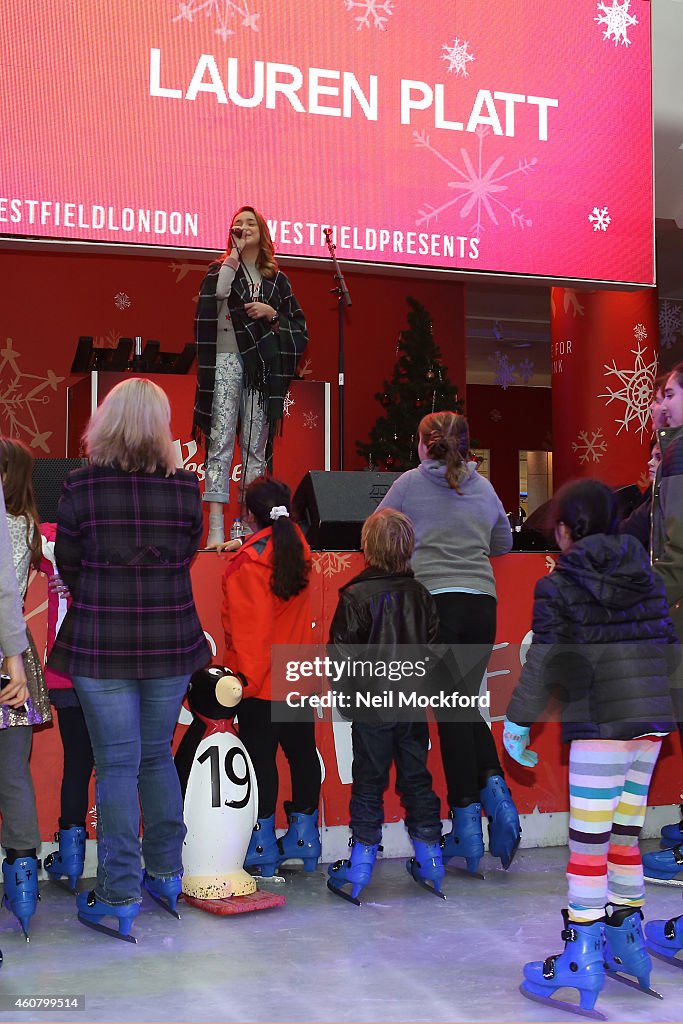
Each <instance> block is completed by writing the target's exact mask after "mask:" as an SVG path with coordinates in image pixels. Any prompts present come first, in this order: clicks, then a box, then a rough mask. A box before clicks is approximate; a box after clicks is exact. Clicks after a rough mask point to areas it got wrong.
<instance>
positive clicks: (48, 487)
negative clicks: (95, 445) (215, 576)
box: [33, 459, 87, 523]
mask: <svg viewBox="0 0 683 1024" xmlns="http://www.w3.org/2000/svg"><path fill="white" fill-rule="evenodd" d="M86 464H87V460H86V459H36V460H35V462H34V464H33V490H34V491H35V495H36V505H37V506H38V516H39V518H40V521H41V522H43V523H55V522H56V521H57V505H58V503H59V496H60V494H61V493H62V484H63V483H64V479H65V478H66V476H67V474H68V473H70V472H71V470H72V469H80V468H81V466H85V465H86Z"/></svg>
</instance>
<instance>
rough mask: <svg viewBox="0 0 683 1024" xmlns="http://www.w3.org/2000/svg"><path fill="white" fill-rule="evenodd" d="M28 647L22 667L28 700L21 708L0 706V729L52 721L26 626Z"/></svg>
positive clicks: (43, 680)
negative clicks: (24, 673) (26, 684)
mask: <svg viewBox="0 0 683 1024" xmlns="http://www.w3.org/2000/svg"><path fill="white" fill-rule="evenodd" d="M26 636H27V638H28V647H27V648H26V650H25V651H24V654H23V658H24V669H25V671H26V682H27V683H28V694H29V696H28V700H27V702H26V706H25V707H23V708H17V709H15V708H8V707H7V705H6V704H3V705H2V707H0V729H8V728H10V727H11V726H13V725H42V724H43V723H44V722H50V721H52V711H51V709H50V700H49V698H48V695H47V687H46V686H45V679H44V677H43V669H42V666H41V664H40V658H39V656H38V651H37V650H36V645H35V644H34V642H33V637H32V636H31V631H30V630H29V628H28V626H27V627H26Z"/></svg>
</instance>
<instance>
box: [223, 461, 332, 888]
mask: <svg viewBox="0 0 683 1024" xmlns="http://www.w3.org/2000/svg"><path fill="white" fill-rule="evenodd" d="M245 502H246V506H247V509H248V510H249V512H250V513H251V514H252V516H253V517H254V520H255V523H256V532H255V533H253V534H252V535H251V536H250V537H249V538H248V539H247V540H246V541H245V542H244V544H243V546H242V547H241V549H240V550H239V551H238V552H237V553H236V554H235V555H234V557H233V558H232V560H231V562H230V564H229V566H228V568H227V569H226V572H225V575H224V577H223V594H224V601H223V613H222V615H223V628H224V630H225V641H226V654H225V663H226V664H227V665H229V666H230V668H231V669H232V670H233V671H236V672H241V673H242V674H243V675H244V676H245V678H246V680H247V686H246V689H245V693H244V700H243V701H242V703H241V704H240V708H239V714H238V723H239V734H240V738H241V740H242V742H243V743H244V745H245V747H246V749H247V751H248V753H249V756H250V758H251V760H252V763H253V765H254V771H255V773H256V778H257V781H258V790H259V809H258V821H257V823H256V827H255V828H254V832H253V835H252V838H251V842H250V844H249V849H248V851H247V856H246V859H245V862H244V865H245V867H246V868H252V869H258V870H260V872H261V874H262V875H264V876H269V875H273V874H274V872H275V870H276V869H277V868H278V867H279V865H280V864H281V863H282V862H283V861H285V860H289V859H292V858H300V859H302V860H303V862H304V867H305V869H306V870H307V871H313V870H314V869H315V866H316V863H317V861H318V858H319V857H320V853H321V847H320V835H319V832H318V800H319V797H320V782H321V774H320V762H319V759H318V753H317V750H316V746H315V726H314V722H313V717H312V713H311V711H310V709H308V708H307V709H303V710H301V711H300V712H297V713H296V714H294V713H293V711H292V709H290V708H288V707H287V706H286V704H285V703H284V701H278V700H273V691H272V688H271V647H272V645H273V644H310V643H312V642H313V627H312V615H311V607H310V599H309V588H308V581H309V575H310V570H311V553H310V550H309V547H308V545H307V543H306V541H305V539H304V537H303V534H302V533H301V531H300V530H299V527H298V526H296V524H295V523H293V522H292V518H291V510H290V503H291V496H290V491H289V488H288V487H287V486H286V485H285V484H283V483H281V482H280V481H279V480H274V479H272V478H271V477H265V476H262V477H258V478H257V479H256V480H253V481H252V482H251V483H250V484H249V486H248V487H247V490H246V494H245ZM278 746H281V747H282V749H283V751H284V754H285V757H286V758H287V760H288V762H289V769H290V774H291V779H292V799H291V801H289V802H286V803H285V810H286V811H287V819H288V822H289V829H288V831H287V833H286V835H284V836H283V837H282V839H280V840H279V841H278V840H277V838H276V836H275V807H276V804H277V795H278V774H277V766H276V754H277V748H278Z"/></svg>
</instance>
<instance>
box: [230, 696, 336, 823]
mask: <svg viewBox="0 0 683 1024" xmlns="http://www.w3.org/2000/svg"><path fill="white" fill-rule="evenodd" d="M292 717H293V716H292V710H291V709H287V712H286V714H285V713H283V714H278V704H277V702H275V701H269V700H261V699H260V698H259V697H248V698H247V699H246V700H243V701H242V703H241V704H240V706H239V710H238V712H237V731H238V732H239V736H240V739H241V740H242V743H244V746H245V747H246V748H247V753H248V754H249V757H250V758H251V762H252V764H253V766H254V771H255V773H256V781H257V782H258V816H259V818H270V816H271V814H274V813H275V807H276V805H277V793H278V775H277V763H276V760H275V757H276V754H277V748H278V745H279V746H281V747H282V750H283V752H284V755H285V757H286V758H287V761H288V762H289V772H290V775H291V779H292V809H293V810H295V811H307V812H309V813H310V812H311V811H313V810H316V808H317V807H318V802H319V800H320V782H321V774H320V759H319V757H318V751H317V750H316V747H315V725H314V722H313V718H312V714H311V711H310V709H308V708H303V709H302V710H301V714H300V715H296V716H294V718H295V720H294V721H292ZM278 718H288V719H289V720H288V721H277V719H278ZM273 719H275V721H273Z"/></svg>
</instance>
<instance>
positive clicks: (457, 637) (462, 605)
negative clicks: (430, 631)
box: [434, 592, 503, 807]
mask: <svg viewBox="0 0 683 1024" xmlns="http://www.w3.org/2000/svg"><path fill="white" fill-rule="evenodd" d="M434 600H435V601H436V608H437V611H438V613H439V636H438V642H439V643H442V644H477V645H478V646H481V647H482V648H483V654H484V656H483V658H482V661H481V664H480V666H479V668H478V670H480V672H481V675H483V672H484V670H485V667H486V662H487V661H488V657H489V656H490V654H491V651H492V650H493V643H494V640H495V638H496V605H497V602H496V599H495V598H494V597H489V596H488V594H461V593H457V592H453V593H448V594H434ZM487 649H488V654H487V653H486V650H487ZM454 684H455V689H462V690H466V691H467V692H475V693H476V692H477V691H478V689H479V680H475V681H474V682H472V681H470V682H469V683H463V682H461V681H459V680H458V679H455V680H454ZM439 742H440V744H441V760H442V761H443V770H444V775H445V776H446V786H447V789H448V803H449V806H451V807H467V806H468V805H469V804H471V803H476V802H477V801H478V800H479V790H480V789H482V788H483V787H484V786H485V785H486V781H487V779H488V778H489V777H490V776H491V775H501V776H502V774H503V770H502V768H501V766H500V759H499V757H498V751H497V750H496V744H495V742H494V740H493V736H492V735H491V730H490V729H489V727H488V725H487V724H486V722H484V721H483V720H482V719H479V720H477V721H474V722H439Z"/></svg>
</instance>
